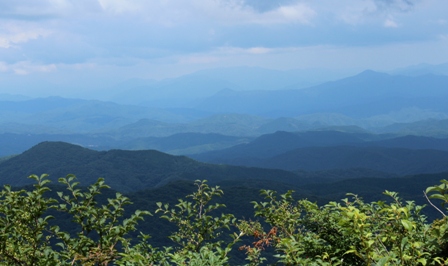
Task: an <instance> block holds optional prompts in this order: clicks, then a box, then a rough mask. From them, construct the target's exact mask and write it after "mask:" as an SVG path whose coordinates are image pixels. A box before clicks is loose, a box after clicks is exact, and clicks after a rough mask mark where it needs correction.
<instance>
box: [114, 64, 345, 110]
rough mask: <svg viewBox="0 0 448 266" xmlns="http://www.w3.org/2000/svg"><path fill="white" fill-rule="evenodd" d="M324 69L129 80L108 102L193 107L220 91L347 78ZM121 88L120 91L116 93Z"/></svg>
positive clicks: (231, 69)
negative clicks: (157, 79)
mask: <svg viewBox="0 0 448 266" xmlns="http://www.w3.org/2000/svg"><path fill="white" fill-rule="evenodd" d="M345 76H346V75H344V74H341V73H335V72H334V71H325V70H316V69H310V70H289V71H280V70H273V69H265V68H259V67H228V68H215V69H207V70H201V71H197V72H194V73H191V74H187V75H184V76H181V77H177V78H171V79H165V80H161V81H145V80H129V81H128V82H124V83H122V84H119V85H117V86H115V88H114V90H113V91H115V92H116V93H113V94H112V96H111V97H109V98H108V100H112V101H114V102H118V103H124V104H139V105H145V106H151V107H160V108H167V107H189V108H190V107H193V106H194V105H195V104H196V103H197V102H198V100H202V99H204V98H207V97H210V96H212V95H213V94H215V93H217V92H219V91H221V90H226V89H230V90H236V91H248V90H279V89H283V88H287V87H294V88H304V87H309V86H312V85H316V84H320V83H323V82H326V81H329V80H334V79H337V78H341V77H345ZM119 87H121V91H120V92H117V91H118V89H119Z"/></svg>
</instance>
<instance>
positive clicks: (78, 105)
mask: <svg viewBox="0 0 448 266" xmlns="http://www.w3.org/2000/svg"><path fill="white" fill-rule="evenodd" d="M143 118H146V119H157V120H162V121H167V122H185V121H189V120H191V119H192V117H190V116H189V115H185V114H183V113H176V112H174V111H167V110H161V109H155V108H148V107H142V106H131V105H119V104H116V103H112V102H101V101H94V100H80V99H67V98H61V97H48V98H36V99H31V100H26V101H19V102H17V101H14V102H13V101H3V102H0V125H1V127H0V132H8V133H34V134H36V133H55V132H56V133H86V132H96V133H98V132H104V131H107V130H111V129H115V128H118V127H120V126H124V125H126V124H129V123H132V122H136V121H138V120H139V119H143ZM194 118H197V117H194ZM26 126H29V130H28V131H27V130H26ZM36 126H39V129H40V131H39V132H36V131H35V130H34V128H35V127H36Z"/></svg>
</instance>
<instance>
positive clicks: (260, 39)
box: [0, 0, 448, 95]
mask: <svg viewBox="0 0 448 266" xmlns="http://www.w3.org/2000/svg"><path fill="white" fill-rule="evenodd" d="M446 62H448V2H447V0H337V1H336V0H13V1H11V0H0V93H20V94H28V95H39V94H45V93H47V94H60V95H64V94H69V93H70V91H71V92H73V90H78V91H85V92H88V91H89V90H94V89H105V88H108V87H110V86H113V85H114V84H116V83H117V82H120V81H123V80H126V79H133V78H141V79H156V80H161V79H165V78H173V77H178V76H181V75H185V74H188V73H192V72H195V71H198V70H202V69H209V68H220V67H235V66H251V67H262V68H269V69H278V70H289V69H309V68H313V69H334V70H341V69H346V70H352V71H361V70H363V69H374V70H378V71H382V70H391V69H394V68H399V67H406V66H410V65H416V64H421V63H427V64H442V63H446Z"/></svg>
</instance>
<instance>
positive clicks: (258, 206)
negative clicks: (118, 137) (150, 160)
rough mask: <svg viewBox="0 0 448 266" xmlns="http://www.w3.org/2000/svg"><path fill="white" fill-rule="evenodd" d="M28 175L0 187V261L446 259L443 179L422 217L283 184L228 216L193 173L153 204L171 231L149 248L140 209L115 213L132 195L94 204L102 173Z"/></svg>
mask: <svg viewBox="0 0 448 266" xmlns="http://www.w3.org/2000/svg"><path fill="white" fill-rule="evenodd" d="M30 178H32V179H34V180H35V185H34V188H33V189H31V190H25V189H22V190H13V189H12V188H11V187H10V186H8V185H7V186H4V188H3V189H2V190H1V192H0V264H1V265H233V262H234V261H235V260H234V259H233V258H232V256H234V254H235V252H236V253H239V254H240V255H242V256H243V257H244V260H245V264H246V265H267V264H273V265H446V264H448V221H447V217H446V214H445V212H446V209H445V204H447V203H448V181H446V180H442V181H441V184H440V185H436V186H433V187H429V188H427V189H426V191H424V192H423V195H424V196H425V197H426V198H427V199H428V203H429V205H431V206H430V207H431V208H435V209H436V210H437V211H438V212H439V213H440V218H439V219H436V220H434V221H431V222H429V221H428V220H427V217H426V216H425V215H423V214H422V210H423V209H424V208H425V206H420V205H416V204H415V203H414V202H412V201H406V202H404V201H402V200H401V199H400V198H399V196H398V195H397V193H395V192H390V191H386V192H384V194H385V195H387V196H388V197H389V199H390V200H389V201H387V202H386V201H378V202H371V203H366V202H364V201H363V200H362V199H361V198H360V197H358V196H357V195H355V194H348V197H347V198H345V199H343V200H341V202H329V203H328V204H326V205H324V206H318V205H317V204H316V203H313V202H310V201H308V200H305V199H301V200H295V199H294V198H293V192H292V191H288V192H287V193H285V194H281V195H278V194H277V193H276V192H274V191H271V190H262V191H261V193H262V195H263V196H264V201H260V202H253V205H254V214H255V218H256V219H254V220H247V219H236V218H235V216H234V215H233V214H229V213H226V212H225V207H226V206H225V205H224V204H220V203H217V201H216V198H217V197H220V196H222V195H223V193H224V192H223V191H222V190H221V189H220V188H219V187H211V186H209V185H208V184H207V182H206V181H199V180H197V181H196V182H195V185H196V186H197V190H196V191H195V192H193V193H192V194H190V195H188V196H187V197H186V198H185V199H179V200H178V203H177V204H175V205H174V206H170V205H169V204H166V203H162V202H159V203H157V206H156V210H155V213H156V214H158V215H160V218H161V219H165V220H166V221H167V222H169V223H172V224H174V225H176V227H177V230H176V231H175V232H173V233H172V234H171V236H169V238H170V239H171V240H172V241H173V244H172V245H171V246H168V247H162V248H156V247H154V246H153V245H152V244H154V243H152V244H151V239H150V236H149V235H148V234H146V233H140V238H139V239H138V240H136V239H132V238H131V237H130V233H132V232H134V231H136V228H137V225H138V223H139V222H144V217H145V216H146V215H152V214H151V213H150V212H149V211H140V210H137V211H135V213H134V214H132V215H131V216H129V217H124V216H125V215H124V213H125V206H126V205H128V204H131V202H130V200H129V199H128V198H127V197H125V196H123V195H122V194H120V193H116V195H115V197H114V198H109V199H108V200H107V201H106V202H98V195H100V194H101V191H102V190H104V189H108V188H109V187H108V186H107V185H106V184H105V182H104V180H103V179H101V178H100V179H98V181H97V182H96V183H94V184H93V185H90V186H89V187H87V189H81V188H79V184H78V182H76V177H75V176H73V175H69V176H67V177H65V178H60V179H59V182H60V183H62V184H63V185H65V187H66V190H65V191H64V192H58V193H57V195H58V198H51V197H49V196H47V194H48V192H49V191H50V189H49V187H48V182H49V181H48V179H47V176H46V175H41V176H36V175H32V176H30ZM433 200H436V201H439V202H440V201H441V203H442V204H441V206H442V207H441V208H439V207H438V205H440V204H435V203H433V202H432V201H433ZM51 214H57V215H61V214H62V215H68V216H70V217H71V220H72V222H73V225H71V226H72V228H74V229H73V230H74V231H71V232H65V231H63V230H62V229H61V228H62V226H61V225H57V222H58V221H57V220H56V221H54V217H53V216H52V215H51ZM55 224H56V225H55ZM64 228H66V225H64ZM149 233H151V232H149Z"/></svg>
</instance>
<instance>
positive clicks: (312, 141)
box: [192, 131, 376, 170]
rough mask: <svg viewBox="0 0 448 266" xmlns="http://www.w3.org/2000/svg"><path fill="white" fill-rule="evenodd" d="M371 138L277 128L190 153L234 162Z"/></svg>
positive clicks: (220, 160) (363, 135)
mask: <svg viewBox="0 0 448 266" xmlns="http://www.w3.org/2000/svg"><path fill="white" fill-rule="evenodd" d="M372 138H376V136H373V135H370V134H363V133H361V134H351V133H344V132H339V131H306V132H285V131H278V132H275V133H272V134H265V135H262V136H260V137H258V138H256V139H254V140H253V141H251V142H250V143H247V144H241V145H237V146H234V147H230V148H227V149H223V150H219V151H212V152H207V153H203V154H198V155H193V156H192V157H193V158H195V159H198V160H203V161H207V162H219V163H225V162H227V161H229V160H230V161H232V162H233V161H235V162H236V161H238V160H239V159H240V158H271V157H273V156H276V155H280V154H283V153H285V152H287V151H291V150H294V149H298V148H304V147H325V146H337V145H348V144H360V143H363V142H365V141H366V140H369V139H372ZM297 169H298V168H297ZM297 169H293V170H297Z"/></svg>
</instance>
